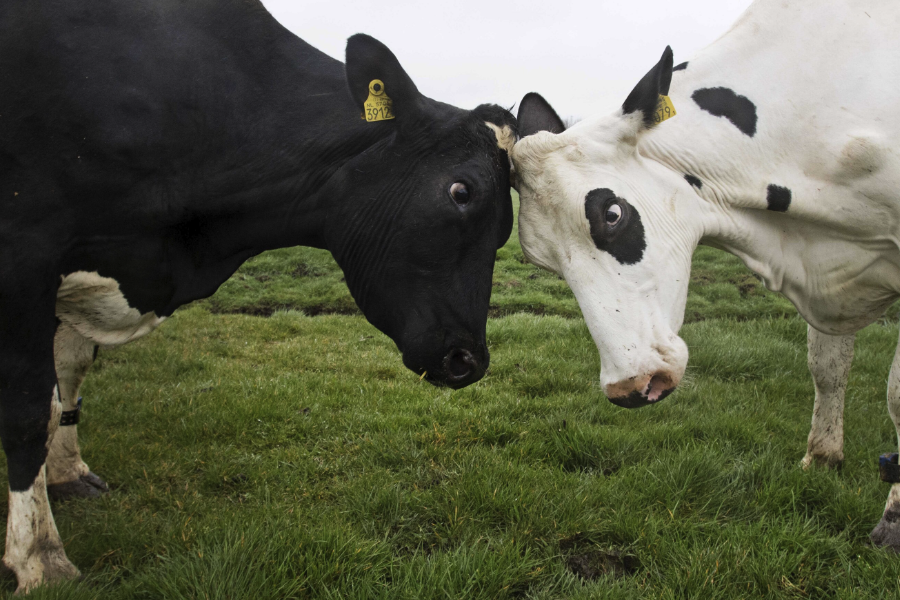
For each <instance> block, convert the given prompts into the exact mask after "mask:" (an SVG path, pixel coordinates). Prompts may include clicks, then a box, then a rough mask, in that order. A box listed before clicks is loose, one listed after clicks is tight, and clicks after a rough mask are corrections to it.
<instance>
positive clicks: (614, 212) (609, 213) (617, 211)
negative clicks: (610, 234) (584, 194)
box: [606, 204, 622, 225]
mask: <svg viewBox="0 0 900 600" xmlns="http://www.w3.org/2000/svg"><path fill="white" fill-rule="evenodd" d="M621 218H622V207H621V206H619V205H618V204H610V205H609V207H608V208H607V209H606V224H607V225H615V224H616V223H618V222H619V220H620V219H621Z"/></svg>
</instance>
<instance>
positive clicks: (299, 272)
mask: <svg viewBox="0 0 900 600" xmlns="http://www.w3.org/2000/svg"><path fill="white" fill-rule="evenodd" d="M325 274H326V272H325V271H323V270H322V269H317V268H316V267H311V266H309V265H308V264H306V263H300V264H299V265H297V268H296V269H294V270H293V271H291V275H292V276H294V277H322V276H323V275H325Z"/></svg>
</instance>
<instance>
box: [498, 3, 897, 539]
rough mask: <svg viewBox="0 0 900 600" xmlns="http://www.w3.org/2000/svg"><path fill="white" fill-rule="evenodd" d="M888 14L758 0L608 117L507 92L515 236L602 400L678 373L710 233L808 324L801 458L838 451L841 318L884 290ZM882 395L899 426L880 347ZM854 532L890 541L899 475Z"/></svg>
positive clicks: (843, 364) (888, 255)
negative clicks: (555, 278) (809, 402)
mask: <svg viewBox="0 0 900 600" xmlns="http://www.w3.org/2000/svg"><path fill="white" fill-rule="evenodd" d="M898 31H900V4H898V3H897V2H884V1H883V0H789V1H785V0H758V1H757V2H755V3H754V4H753V5H752V6H751V7H750V8H749V9H748V10H747V11H746V13H744V15H743V16H742V17H741V18H740V19H739V20H738V22H737V23H736V24H735V25H734V26H733V27H732V28H731V30H729V31H728V32H727V33H726V34H725V35H724V36H722V37H721V38H720V39H719V40H718V41H716V42H715V43H713V44H712V45H711V46H709V47H708V48H706V49H705V50H704V51H702V52H701V53H700V54H699V55H698V56H697V57H696V58H694V59H692V60H691V61H690V62H689V63H685V64H683V65H679V66H678V67H675V68H674V69H673V67H672V53H671V50H669V49H668V48H667V49H666V52H665V53H664V54H663V57H662V60H660V62H659V63H658V64H657V65H656V66H655V67H654V68H653V69H652V70H651V71H650V72H649V73H647V75H646V76H645V77H644V78H643V79H642V80H641V82H640V83H639V84H638V85H637V87H636V88H635V89H634V91H632V93H631V95H629V97H628V99H627V100H626V101H625V103H624V105H623V106H622V109H621V110H618V111H616V112H615V113H613V114H611V115H608V116H604V117H599V118H593V119H589V120H585V121H582V122H580V123H578V124H577V125H575V126H573V127H572V128H571V129H569V130H567V131H566V130H565V128H564V127H563V124H562V122H561V121H560V120H559V117H558V116H557V115H556V113H555V112H554V111H553V109H552V108H550V106H549V105H548V104H547V103H546V102H545V101H544V100H543V99H542V98H541V97H540V96H538V95H537V94H529V95H527V96H526V97H525V98H524V99H523V101H522V104H521V106H520V110H519V128H520V133H521V135H522V139H521V140H520V141H519V142H518V143H517V144H516V146H515V148H514V149H513V154H512V157H513V162H514V164H515V169H516V178H517V183H516V186H517V188H518V190H519V193H520V195H521V213H520V216H519V228H520V233H519V235H520V239H521V242H522V247H523V250H524V251H525V255H526V256H527V257H528V259H529V260H530V261H531V262H533V263H535V264H536V265H539V266H541V267H544V268H546V269H549V270H551V271H554V272H556V273H558V274H560V275H562V276H563V277H565V279H566V281H567V282H568V283H569V285H570V286H571V288H572V290H573V291H574V292H575V296H576V297H577V299H578V302H579V304H580V305H581V309H582V311H583V313H584V316H585V319H586V320H587V324H588V327H589V328H590V331H591V334H592V336H593V337H594V340H595V342H596V344H597V347H598V349H599V350H600V356H601V360H602V372H601V374H600V380H601V383H602V385H603V386H604V389H605V391H606V394H607V396H608V397H609V399H610V400H611V401H612V402H614V403H616V404H619V405H621V406H625V407H629V408H631V407H636V406H643V405H645V404H649V403H652V402H656V401H658V400H661V399H662V398H663V397H665V396H666V395H667V394H669V393H670V392H671V391H672V390H674V388H675V386H676V385H677V384H678V383H679V381H680V380H681V377H682V376H683V374H684V370H685V366H686V363H687V358H688V353H687V347H686V346H685V344H684V342H683V341H682V340H681V338H679V337H678V334H677V332H678V330H679V329H680V327H681V324H682V321H683V318H684V306H685V300H686V297H687V288H688V280H689V275H690V265H691V254H692V252H693V251H694V248H696V246H697V244H698V243H703V244H707V245H711V246H714V247H718V248H721V249H724V250H726V251H728V252H731V253H733V254H735V255H737V256H739V257H740V258H741V259H742V260H743V261H744V263H745V264H746V265H747V266H748V267H749V268H750V269H752V270H753V271H754V272H755V273H757V274H758V275H759V276H760V277H761V278H762V279H763V281H764V282H765V284H766V286H767V287H768V288H769V289H771V290H775V291H778V292H781V293H782V294H784V295H785V296H787V297H788V298H789V299H790V300H791V302H793V303H794V305H795V306H796V307H797V309H798V310H799V311H800V314H801V315H802V316H803V317H804V319H806V321H807V322H808V323H809V369H810V372H811V373H812V376H813V379H814V381H815V387H816V398H815V408H814V411H813V418H812V429H811V431H810V434H809V441H808V450H807V454H806V456H805V457H804V459H803V463H802V464H803V467H804V468H806V467H808V466H809V465H811V464H813V463H819V464H826V465H829V466H834V465H837V464H840V463H841V461H842V460H843V408H844V390H845V387H846V383H847V376H848V373H849V369H850V362H851V360H852V356H853V339H854V336H855V333H856V332H857V331H859V329H861V328H862V327H865V326H866V325H868V324H869V323H872V322H873V321H874V320H875V319H877V318H878V317H879V316H881V315H882V314H883V312H884V310H885V309H886V308H887V307H888V306H889V305H890V304H891V303H892V302H894V300H896V299H897V298H898V297H900V248H898V245H900V152H898V151H897V148H896V145H897V143H898V142H900V112H898V110H897V103H898V95H900V35H898V33H897V32H898ZM673 71H674V73H673ZM670 84H671V90H670ZM661 96H668V97H669V98H670V104H667V103H666V102H664V99H662V100H661ZM672 107H674V110H675V111H676V112H677V116H674V117H673V118H671V119H669V118H667V117H669V116H670V115H671V110H672ZM667 111H668V112H667ZM526 136H527V137H526ZM888 410H889V412H890V415H891V418H892V419H893V421H894V425H895V426H896V427H897V429H898V432H900V355H897V356H895V358H894V364H893V367H892V369H891V375H890V381H889V385H888ZM872 539H873V540H874V541H875V542H876V543H877V544H880V545H885V546H891V547H893V548H894V549H897V550H900V483H894V485H893V486H892V488H891V491H890V495H889V497H888V501H887V506H886V508H885V513H884V517H883V518H882V520H881V523H879V525H878V526H877V527H876V529H875V530H874V531H873V532H872Z"/></svg>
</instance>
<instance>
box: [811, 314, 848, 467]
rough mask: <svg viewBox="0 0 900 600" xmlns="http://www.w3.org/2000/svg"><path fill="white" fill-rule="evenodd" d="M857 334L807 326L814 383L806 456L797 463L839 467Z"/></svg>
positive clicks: (841, 457) (841, 459)
mask: <svg viewBox="0 0 900 600" xmlns="http://www.w3.org/2000/svg"><path fill="white" fill-rule="evenodd" d="M855 338H856V334H851V335H825V334H824V333H822V332H820V331H817V330H816V329H814V328H813V327H812V326H811V325H810V326H809V329H808V330H807V337H806V342H807V351H808V354H807V364H808V365H809V372H810V373H811V374H812V377H813V382H814V383H815V386H816V401H815V405H814V407H813V416H812V427H811V428H810V430H809V438H808V439H807V444H806V456H804V457H803V461H802V462H801V463H800V464H801V466H802V467H803V468H804V469H808V468H809V467H810V465H823V466H827V467H832V468H834V467H840V466H841V464H842V463H843V462H844V393H845V392H846V391H847V379H848V378H849V376H850V364H851V363H852V362H853V341H854V339H855Z"/></svg>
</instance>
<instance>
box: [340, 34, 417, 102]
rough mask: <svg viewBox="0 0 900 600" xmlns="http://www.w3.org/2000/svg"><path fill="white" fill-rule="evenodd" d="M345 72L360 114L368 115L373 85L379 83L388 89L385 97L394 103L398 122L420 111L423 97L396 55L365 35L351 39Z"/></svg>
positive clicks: (349, 40)
mask: <svg viewBox="0 0 900 600" xmlns="http://www.w3.org/2000/svg"><path fill="white" fill-rule="evenodd" d="M345 68H346V73H347V85H349V87H350V95H351V96H352V97H353V101H354V102H355V103H356V105H357V106H358V107H359V110H360V112H364V111H365V103H366V100H367V99H368V97H369V85H370V84H371V83H372V82H373V81H375V80H376V79H378V80H380V81H381V82H382V84H383V85H384V94H385V95H386V96H387V97H388V98H390V99H391V102H392V110H393V114H394V115H395V116H396V118H397V119H404V118H405V117H407V116H408V115H410V114H411V113H415V112H418V111H419V105H420V102H421V99H422V98H423V96H422V94H421V93H419V89H418V88H417V87H416V84H415V83H413V81H412V79H410V78H409V75H407V74H406V71H404V70H403V67H401V66H400V61H398V60H397V57H396V56H394V53H393V52H391V51H390V50H389V49H388V47H387V46H385V45H384V44H382V43H381V42H379V41H378V40H376V39H375V38H373V37H371V36H368V35H366V34H364V33H357V34H356V35H354V36H351V37H350V38H348V39H347V64H346V67H345Z"/></svg>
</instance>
